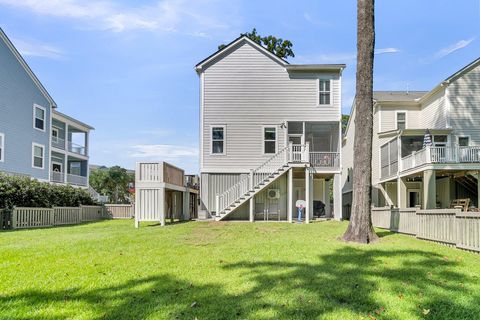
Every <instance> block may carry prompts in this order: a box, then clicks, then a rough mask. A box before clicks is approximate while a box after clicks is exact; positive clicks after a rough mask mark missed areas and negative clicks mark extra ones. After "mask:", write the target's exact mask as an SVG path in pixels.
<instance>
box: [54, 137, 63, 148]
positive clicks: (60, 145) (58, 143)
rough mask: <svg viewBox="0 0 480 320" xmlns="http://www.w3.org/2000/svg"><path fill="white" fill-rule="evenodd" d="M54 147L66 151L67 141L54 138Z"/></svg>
mask: <svg viewBox="0 0 480 320" xmlns="http://www.w3.org/2000/svg"><path fill="white" fill-rule="evenodd" d="M52 147H55V148H58V149H62V150H65V139H62V138H55V137H52Z"/></svg>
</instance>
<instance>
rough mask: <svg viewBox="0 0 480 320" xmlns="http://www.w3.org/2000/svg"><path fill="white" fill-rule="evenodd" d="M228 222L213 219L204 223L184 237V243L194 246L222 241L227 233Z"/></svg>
mask: <svg viewBox="0 0 480 320" xmlns="http://www.w3.org/2000/svg"><path fill="white" fill-rule="evenodd" d="M227 226H228V224H227V223H226V222H220V221H212V222H208V223H202V224H201V226H200V227H199V228H195V229H193V231H192V233H190V234H188V235H187V236H186V237H185V238H184V243H185V244H188V245H193V246H208V245H213V244H216V243H220V242H221V241H222V239H224V238H225V237H226V235H227V230H226V229H225V228H226V227H227Z"/></svg>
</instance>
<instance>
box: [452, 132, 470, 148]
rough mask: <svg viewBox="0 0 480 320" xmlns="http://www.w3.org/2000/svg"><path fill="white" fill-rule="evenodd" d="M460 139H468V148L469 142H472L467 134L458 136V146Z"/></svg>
mask: <svg viewBox="0 0 480 320" xmlns="http://www.w3.org/2000/svg"><path fill="white" fill-rule="evenodd" d="M460 138H468V145H467V147H468V146H470V142H472V137H471V136H470V135H469V134H462V135H459V136H457V141H456V142H457V145H458V146H460Z"/></svg>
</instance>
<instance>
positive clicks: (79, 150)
mask: <svg viewBox="0 0 480 320" xmlns="http://www.w3.org/2000/svg"><path fill="white" fill-rule="evenodd" d="M92 129H93V128H92V127H91V126H89V125H87V124H85V123H82V122H80V121H78V120H76V119H74V118H72V117H69V116H67V115H65V114H63V113H60V112H58V111H57V105H56V103H55V101H54V100H53V99H52V97H51V96H50V95H49V94H48V92H47V90H45V88H44V87H43V85H42V84H41V82H40V81H39V80H38V78H37V77H36V76H35V74H34V73H33V72H32V70H31V69H30V67H29V66H28V65H27V63H26V62H25V60H24V59H23V57H22V56H21V55H20V53H19V52H18V51H17V49H16V48H15V47H14V45H13V44H12V42H11V41H10V40H9V39H8V37H7V36H6V34H5V33H4V32H3V30H2V29H0V172H4V173H6V174H12V175H23V176H29V177H32V178H35V179H38V180H40V181H46V182H52V183H60V184H71V185H75V186H80V187H88V150H89V148H88V147H89V140H88V137H89V132H90V130H92Z"/></svg>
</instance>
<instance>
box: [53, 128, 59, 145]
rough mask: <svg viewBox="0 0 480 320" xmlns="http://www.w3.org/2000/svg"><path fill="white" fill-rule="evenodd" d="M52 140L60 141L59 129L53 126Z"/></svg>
mask: <svg viewBox="0 0 480 320" xmlns="http://www.w3.org/2000/svg"><path fill="white" fill-rule="evenodd" d="M52 141H53V142H58V129H57V128H52Z"/></svg>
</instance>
